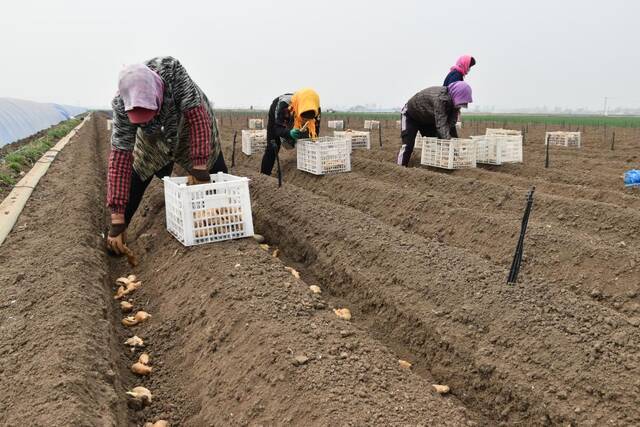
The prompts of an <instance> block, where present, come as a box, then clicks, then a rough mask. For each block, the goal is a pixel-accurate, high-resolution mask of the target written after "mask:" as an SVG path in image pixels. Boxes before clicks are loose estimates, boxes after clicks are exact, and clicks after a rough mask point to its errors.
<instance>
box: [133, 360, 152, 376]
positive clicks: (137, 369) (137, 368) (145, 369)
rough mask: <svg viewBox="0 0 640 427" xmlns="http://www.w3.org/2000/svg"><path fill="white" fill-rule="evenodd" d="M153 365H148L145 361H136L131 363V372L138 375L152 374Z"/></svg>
mask: <svg viewBox="0 0 640 427" xmlns="http://www.w3.org/2000/svg"><path fill="white" fill-rule="evenodd" d="M151 370H152V368H151V366H147V365H145V364H144V363H140V362H136V363H134V364H133V365H131V372H133V373H134V374H136V375H149V374H151Z"/></svg>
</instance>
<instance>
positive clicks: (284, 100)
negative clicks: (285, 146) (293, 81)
mask: <svg viewBox="0 0 640 427" xmlns="http://www.w3.org/2000/svg"><path fill="white" fill-rule="evenodd" d="M300 92H302V91H298V92H296V93H295V94H292V93H286V94H284V95H280V96H279V97H277V98H276V99H274V100H273V102H272V103H271V107H270V108H269V118H268V122H267V140H268V141H277V142H278V143H280V142H289V143H290V142H292V141H293V139H292V138H291V136H290V135H289V131H290V130H291V129H293V128H294V127H296V128H300V127H301V126H302V119H301V118H300V116H299V115H298V114H297V113H296V108H298V109H299V110H300V112H304V111H308V110H314V111H316V118H315V120H314V121H313V123H314V126H313V128H314V130H315V134H316V135H317V134H319V133H320V116H321V113H322V111H321V109H320V105H319V103H320V100H319V99H317V98H316V97H317V95H316V96H315V97H313V96H310V97H300V96H299V94H300ZM314 93H315V92H314ZM310 130H311V129H310V128H308V130H307V131H305V132H303V134H302V135H303V137H304V138H309V137H310V136H312V135H310Z"/></svg>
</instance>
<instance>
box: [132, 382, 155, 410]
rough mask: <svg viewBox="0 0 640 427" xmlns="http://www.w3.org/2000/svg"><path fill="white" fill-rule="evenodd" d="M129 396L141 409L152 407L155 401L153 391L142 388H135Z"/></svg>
mask: <svg viewBox="0 0 640 427" xmlns="http://www.w3.org/2000/svg"><path fill="white" fill-rule="evenodd" d="M127 395H128V396H130V397H131V400H132V401H133V402H134V403H135V404H137V405H138V406H140V407H141V408H144V407H145V406H148V405H150V404H151V401H152V400H153V396H152V395H151V391H149V389H148V388H146V387H141V386H138V387H134V388H133V389H132V390H131V391H128V392H127Z"/></svg>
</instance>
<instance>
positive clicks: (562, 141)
mask: <svg viewBox="0 0 640 427" xmlns="http://www.w3.org/2000/svg"><path fill="white" fill-rule="evenodd" d="M544 144H545V145H547V144H549V145H559V146H561V147H576V148H580V147H581V141H580V132H547V133H546V134H545V137H544Z"/></svg>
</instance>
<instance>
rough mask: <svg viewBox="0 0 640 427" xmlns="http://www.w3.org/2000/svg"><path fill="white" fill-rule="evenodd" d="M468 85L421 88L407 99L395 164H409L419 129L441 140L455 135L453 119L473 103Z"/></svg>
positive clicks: (428, 135) (461, 83)
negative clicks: (399, 146)
mask: <svg viewBox="0 0 640 427" xmlns="http://www.w3.org/2000/svg"><path fill="white" fill-rule="evenodd" d="M472 101H473V99H472V98H471V87H470V86H469V85H468V84H466V83H465V82H455V83H452V84H451V85H449V87H444V86H434V87H430V88H427V89H424V90H422V91H420V92H418V93H416V94H415V95H413V97H412V98H411V99H410V100H409V102H407V104H406V105H405V106H404V108H403V109H402V114H401V116H400V118H401V121H400V122H401V133H400V135H401V137H402V147H401V148H400V152H399V153H398V164H399V165H401V166H408V165H409V160H410V159H411V153H413V147H414V145H415V142H416V135H417V134H418V131H420V133H421V134H422V136H427V137H436V138H440V139H451V138H457V137H458V134H457V131H456V127H455V124H456V120H457V118H458V114H459V113H460V109H461V108H467V106H468V104H469V103H470V102H472Z"/></svg>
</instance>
